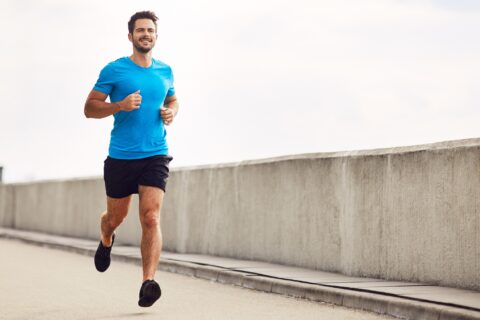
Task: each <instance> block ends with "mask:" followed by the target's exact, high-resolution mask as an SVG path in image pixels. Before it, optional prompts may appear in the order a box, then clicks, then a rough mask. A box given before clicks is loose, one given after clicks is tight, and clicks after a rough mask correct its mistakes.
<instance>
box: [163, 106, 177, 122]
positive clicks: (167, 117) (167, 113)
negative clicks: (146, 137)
mask: <svg viewBox="0 0 480 320" xmlns="http://www.w3.org/2000/svg"><path fill="white" fill-rule="evenodd" d="M160 115H161V116H162V119H163V123H165V125H166V126H168V125H170V124H171V123H172V121H173V118H174V117H175V112H174V111H173V109H170V108H165V107H161V108H160Z"/></svg>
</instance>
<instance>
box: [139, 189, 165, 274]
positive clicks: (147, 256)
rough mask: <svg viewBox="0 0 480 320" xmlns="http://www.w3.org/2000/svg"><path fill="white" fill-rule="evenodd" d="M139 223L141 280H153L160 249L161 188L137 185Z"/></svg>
mask: <svg viewBox="0 0 480 320" xmlns="http://www.w3.org/2000/svg"><path fill="white" fill-rule="evenodd" d="M138 191H139V197H140V210H139V213H140V223H141V225H142V242H141V246H140V249H141V253H142V264H143V281H145V280H153V279H154V277H155V272H156V270H157V267H158V262H159V261H160V254H161V251H162V232H161V230H160V210H161V208H162V204H163V196H164V192H163V190H161V189H159V188H156V187H149V186H139V189H138Z"/></svg>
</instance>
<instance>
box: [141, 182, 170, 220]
mask: <svg viewBox="0 0 480 320" xmlns="http://www.w3.org/2000/svg"><path fill="white" fill-rule="evenodd" d="M164 194H165V192H164V191H163V190H162V189H160V188H157V187H151V186H142V185H139V186H138V195H139V198H140V199H139V200H140V208H139V209H140V210H139V211H140V215H143V214H146V213H152V212H153V211H155V212H157V213H158V214H159V213H160V209H161V208H162V204H163V196H164Z"/></svg>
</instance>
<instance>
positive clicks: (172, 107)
mask: <svg viewBox="0 0 480 320" xmlns="http://www.w3.org/2000/svg"><path fill="white" fill-rule="evenodd" d="M178 107H179V106H178V100H177V97H176V96H175V95H173V96H170V97H167V98H165V102H164V104H163V107H162V108H160V115H161V116H162V118H163V122H164V123H165V125H167V126H168V125H169V124H171V123H172V122H173V118H175V116H176V115H177V113H178Z"/></svg>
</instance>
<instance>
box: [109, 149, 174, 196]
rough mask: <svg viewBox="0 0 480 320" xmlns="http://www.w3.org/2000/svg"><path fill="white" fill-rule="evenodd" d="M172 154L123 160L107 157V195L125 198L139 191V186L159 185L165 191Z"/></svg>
mask: <svg viewBox="0 0 480 320" xmlns="http://www.w3.org/2000/svg"><path fill="white" fill-rule="evenodd" d="M172 159H173V158H172V157H171V156H167V155H160V156H153V157H148V158H144V159H134V160H121V159H114V158H110V157H107V159H105V162H104V166H103V178H104V180H105V190H106V191H107V196H109V197H111V198H124V197H126V196H129V195H131V194H133V193H138V186H139V185H142V186H151V187H157V188H160V189H162V190H163V191H165V187H166V185H167V179H168V173H169V166H168V165H169V163H170V161H172Z"/></svg>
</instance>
